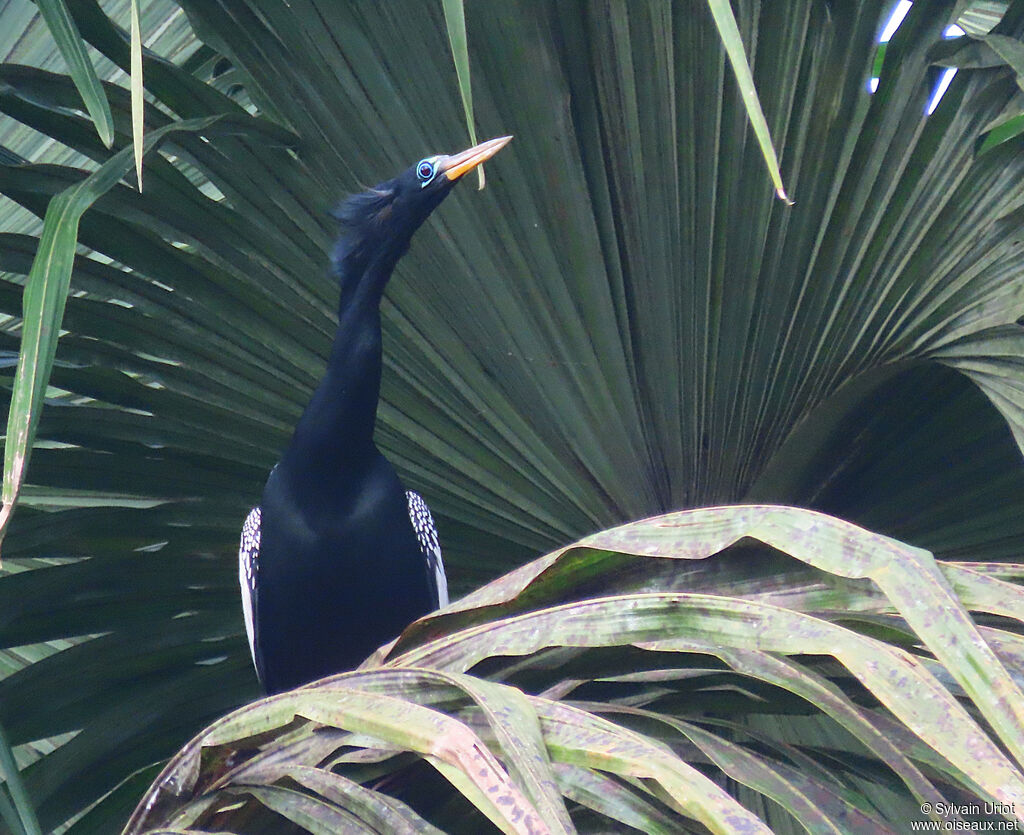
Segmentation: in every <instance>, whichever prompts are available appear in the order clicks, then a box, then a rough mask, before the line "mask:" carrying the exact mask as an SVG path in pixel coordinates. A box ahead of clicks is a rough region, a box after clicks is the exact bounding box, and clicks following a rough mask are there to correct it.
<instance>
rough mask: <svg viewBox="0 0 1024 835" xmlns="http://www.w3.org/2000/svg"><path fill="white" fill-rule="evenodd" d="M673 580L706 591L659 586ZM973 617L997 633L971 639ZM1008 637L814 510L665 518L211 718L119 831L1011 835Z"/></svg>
mask: <svg viewBox="0 0 1024 835" xmlns="http://www.w3.org/2000/svg"><path fill="white" fill-rule="evenodd" d="M740 540H745V541H746V542H747V543H748V544H747V545H746V547H744V548H735V547H732V548H730V547H729V546H730V545H734V544H735V543H737V542H739V541H740ZM751 540H756V541H758V542H759V543H763V545H759V546H751V545H750V544H749V543H750V542H751ZM763 546H774V550H772V549H771V548H766V547H763ZM705 561H706V562H705ZM679 563H684V565H685V564H686V563H690V564H696V565H695V566H694V567H692V568H690V569H689V570H687V569H686V568H683V569H680V567H679ZM752 563H761V564H762V565H761V568H760V571H759V572H758V576H757V579H756V581H755V582H751V573H752V571H751V564H752ZM696 566H699V567H700V569H703V570H699V569H698V568H697V567H696ZM688 574H689V575H691V576H697V577H699V578H700V579H699V582H700V583H701V590H700V591H699V592H695V591H690V590H687V591H681V590H675V589H682V588H688V587H690V586H692V585H693V583H691V582H689V578H688V577H687V576H686V575H688ZM1022 574H1024V570H1021V569H1017V577H1018V578H1019V577H1020V576H1021V575H1022ZM865 581H870V582H865ZM948 581H951V582H948ZM953 588H956V589H957V591H958V592H959V599H958V596H957V594H955V593H954V592H953ZM581 589H582V590H584V592H585V594H586V595H588V597H587V599H583V600H577V599H573V600H571V601H570V602H563V601H565V599H566V598H567V597H574V596H575V595H576V594H578V593H579V590H581ZM965 607H966V608H965ZM968 609H969V610H972V611H974V612H976V613H978V614H983V615H995V616H998V617H1000V618H1002V619H1003V622H1002V623H1001V625H1000V628H992V627H989V628H986V629H984V633H983V631H982V629H979V627H978V626H976V625H975V624H974V623H973V622H972V620H971V617H970V615H969V614H968V611H967V610H968ZM1022 622H1024V590H1022V589H1021V588H1020V587H1019V586H1016V585H1013V584H1011V583H1007V582H1005V581H1002V580H993V579H991V578H984V577H983V576H981V575H978V574H975V573H974V572H972V571H971V570H970V569H967V568H964V567H962V566H957V565H954V564H946V563H936V562H935V561H934V559H933V558H932V556H931V555H930V554H929V553H927V552H925V551H922V550H920V549H915V548H911V547H909V546H906V545H903V544H901V543H899V542H896V541H894V540H890V539H886V538H885V537H881V536H877V535H874V534H870V533H868V532H867V531H864V530H862V529H858V528H856V527H855V526H853V525H850V524H848V523H845V522H841V521H839V520H836V519H833V518H831V517H828V516H825V515H823V514H819V513H812V512H810V511H805V510H798V509H795V508H785V507H774V506H734V507H722V508H710V509H705V510H696V511H684V512H680V513H675V514H670V515H667V516H662V517H655V518H653V519H648V520H645V521H643V522H637V523H632V524H630V525H626V526H624V527H621V528H617V529H613V530H610V531H605V532H603V533H599V534H595V535H593V536H590V537H587V538H586V539H584V540H581V541H580V542H578V543H576V544H575V545H573V546H570V547H568V548H564V549H561V550H559V551H556V552H554V553H552V554H550V555H548V556H546V557H542V558H541V559H539V560H536V561H535V562H532V563H530V564H528V565H526V566H524V567H523V568H522V569H520V570H519V571H518V572H516V575H515V576H511V575H510V576H507V577H505V578H502V579H501V580H497V581H495V582H494V583H492V584H489V585H488V586H485V587H484V588H482V589H480V590H479V591H478V592H476V593H474V594H473V595H470V596H469V597H468V598H465V599H463V600H462V601H459V602H457V603H455V604H453V605H452V606H450V607H448V608H447V609H445V610H443V611H442V612H440V613H438V614H436V615H433V616H431V617H428V618H425V619H424V620H422V621H420V622H418V623H417V624H416V625H415V626H414V628H413V629H411V630H409V631H408V632H407V633H406V634H405V635H404V636H403V637H402V638H401V639H399V641H398V643H397V644H396V645H395V646H393V647H391V648H389V649H387V650H383V651H382V652H381V653H379V654H378V656H377V658H375V659H373V660H372V661H370V662H367V663H366V664H364V665H363V667H362V668H361V669H360V670H359V671H357V672H353V673H345V674H342V675H339V676H335V677H332V678H329V679H325V680H323V681H321V682H317V683H315V684H313V685H310V686H308V687H304V688H300V689H298V690H295V691H292V692H291V693H287V694H283V695H281V696H275V697H271V698H269V699H265V700H263V701H261V702H256V703H254V704H252V705H249V706H246V707H244V708H242V709H240V710H239V711H237V712H235V713H233V714H231V715H230V716H228V717H226V718H224V719H223V720H221V721H219V722H217V723H216V724H214V725H213V726H212V727H210V728H208V729H207V730H206V731H204V732H203V733H202V734H200V735H199V736H198V737H196V738H195V739H194V740H193V741H192V742H191V743H189V745H187V746H186V747H185V748H184V749H183V751H182V752H181V753H179V754H178V755H177V756H176V757H175V758H174V759H173V760H172V761H171V763H169V764H168V766H167V767H166V768H165V769H164V771H163V773H162V774H161V775H160V777H159V778H158V779H157V780H156V781H155V782H154V784H153V787H152V788H151V789H150V792H149V794H148V795H147V796H146V797H145V798H144V799H143V801H142V803H141V804H140V806H139V808H138V810H137V811H136V814H135V817H134V818H133V820H132V823H131V824H130V825H129V827H128V829H127V830H126V833H128V835H141V834H142V833H144V832H154V831H157V829H158V828H159V827H167V828H168V829H172V828H176V827H194V828H195V829H196V831H217V832H233V831H237V832H243V831H244V832H259V831H271V829H272V827H273V826H275V825H276V826H282V825H283V824H282V821H281V818H282V817H283V818H286V819H287V820H289V821H292V822H293V823H296V824H298V825H299V826H300V827H302V830H303V831H309V832H330V831H331V827H332V826H335V827H337V826H338V824H337V823H336V822H337V821H339V820H344V819H350V820H351V823H350V826H353V827H355V826H357V825H361V826H363V827H365V828H367V829H368V830H370V831H380V830H382V829H384V830H388V828H389V827H393V831H398V832H417V831H418V832H427V831H429V832H434V831H438V830H437V829H435V828H434V827H438V828H439V830H440V831H445V832H471V831H484V830H483V827H484V826H485V821H486V820H488V819H489V820H490V821H491V822H492V823H493V824H494V825H495V826H496V828H497V829H498V830H500V831H502V832H507V833H517V832H529V831H549V832H564V833H575V832H577V831H581V832H582V831H602V830H601V829H600V827H599V826H596V825H595V824H594V823H593V821H592V820H591V816H593V817H595V818H598V819H600V820H601V822H602V823H603V825H604V829H603V831H609V830H608V827H611V826H620V827H621V826H625V827H628V829H625V828H623V829H619V828H616V829H615V830H614V831H640V832H681V831H706V830H704V829H702V828H700V827H698V826H697V823H698V822H699V823H700V824H703V825H704V826H706V827H707V829H708V830H710V831H713V832H721V833H736V832H766V831H779V830H778V829H776V827H778V826H782V827H786V828H792V827H793V826H794V825H795V824H799V825H800V826H802V827H803V828H805V829H806V830H807V831H810V832H866V831H879V832H881V831H903V830H904V829H905V828H906V826H907V821H910V820H921V821H924V820H928V819H932V820H937V821H940V822H941V821H944V820H947V819H949V820H952V819H953V818H958V817H960V815H962V814H970V813H968V812H964V811H962V810H965V809H967V808H968V807H969V806H970V805H971V803H973V804H976V805H977V807H978V809H979V810H980V809H983V808H988V809H989V811H988V812H986V815H987V817H985V816H981V817H980V818H979V816H978V815H975V819H976V820H977V819H986V820H992V821H997V820H998V819H999V818H1000V814H1002V816H1003V817H1004V818H1006V819H1008V820H1014V819H1015V818H1014V816H1015V815H1019V812H1017V811H1014V810H1015V809H1017V802H1018V798H1020V797H1021V796H1022V792H1024V772H1022V771H1021V769H1020V763H1021V761H1022V759H1024V758H1022V753H1024V749H1022V743H1024V715H1022V714H1021V706H1022V705H1024V694H1022V693H1021V691H1020V689H1019V686H1018V684H1015V683H1014V681H1013V680H1012V676H1016V677H1017V678H1018V680H1019V677H1020V674H1021V667H1020V664H1019V661H1020V656H1019V654H1017V652H1015V651H1014V650H1012V649H1010V646H1013V645H1016V646H1017V647H1018V649H1019V646H1020V641H1021V637H1020V626H1021V623H1022ZM997 636H998V637H997ZM993 639H995V640H993ZM1001 639H1002V640H1006V641H1008V642H1009V644H1003V643H1002V640H1001ZM993 647H994V648H995V650H993ZM1004 665H1005V666H1004ZM468 673H472V674H468ZM979 675H981V676H983V677H984V678H985V679H986V681H985V682H984V684H982V685H981V686H980V687H979V686H978V681H977V677H978V676H979ZM498 682H504V683H498ZM513 685H515V686H513ZM996 714H1001V715H1002V716H1001V718H999V719H996V718H995V716H996ZM983 716H985V717H989V720H990V721H991V723H992V725H991V727H992V728H994V729H997V730H995V735H996V737H997V738H998V740H999V743H1001V745H1002V746H1005V748H1006V749H1009V750H1010V751H1013V752H1015V753H1014V754H1011V755H1009V756H1008V755H1007V754H1005V753H1004V751H1003V750H1002V749H1001V747H1000V744H997V743H996V741H995V740H993V739H990V737H989V736H988V735H987V733H986V731H985V730H983V724H982V722H983V720H982V718H981V717H983ZM428 766H429V767H432V768H429V767H428ZM432 771H436V772H439V774H440V775H441V776H442V777H443V778H445V780H446V781H447V785H446V784H445V783H443V782H438V781H437V780H434V781H431V778H430V776H429V775H430V773H431V772H432ZM425 782H426V783H428V784H431V785H432V786H433V788H432V789H431V790H429V791H424V789H423V783H425ZM737 786H742V787H745V788H746V789H747V790H749V792H750V794H749V795H747V796H746V797H744V796H743V795H742V794H740V795H737V792H736V787H737ZM460 795H461V797H462V798H463V801H462V802H460V801H459V800H458V798H459V796H460ZM965 797H969V798H971V803H968V802H966V801H964V798H965ZM894 798H895V799H894ZM958 799H959V802H958ZM465 801H468V802H469V803H470V804H471V806H472V808H474V809H475V810H476V814H475V816H474V815H473V814H471V813H469V812H467V809H466V807H465ZM741 801H742V802H741ZM954 807H957V808H959V809H960V810H961V811H960V812H953V811H949V810H952V809H954ZM893 808H896V809H899V810H900V812H899V813H898V815H897V816H893V815H892V809H893ZM915 808H916V809H917V810H918V811H917V813H916V814H915V813H914V811H913V810H914V809H915ZM921 808H924V809H925V810H926V812H921V811H920V809H921ZM751 809H754V810H761V811H762V815H763V816H764V817H765V819H766V820H767V822H768V824H769V825H770V826H771V827H772V829H771V830H769V829H767V828H766V827H765V824H764V823H763V822H762V821H761V820H759V819H758V818H757V817H756V816H755V815H752V814H751V811H750V810H751ZM927 810H930V811H931V813H929V812H928V811H927ZM992 810H999V811H998V812H997V813H996V814H992ZM345 816H349V817H348V818H346V817H345ZM887 816H888V817H887ZM588 821H589V822H590V823H589V824H588V823H587V822H588ZM577 826H578V827H579V829H577ZM590 826H594V827H595V828H590ZM237 827H240V828H237ZM261 827H263V828H261ZM545 827H546V828H545ZM389 831H391V830H389ZM782 831H788V829H783V830H782Z"/></svg>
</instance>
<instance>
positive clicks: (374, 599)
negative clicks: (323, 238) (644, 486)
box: [238, 136, 511, 693]
mask: <svg viewBox="0 0 1024 835" xmlns="http://www.w3.org/2000/svg"><path fill="white" fill-rule="evenodd" d="M510 139H511V137H508V136H504V137H501V138H498V139H492V140H490V141H489V142H484V143H482V144H480V145H477V146H475V147H473V148H470V149H469V150H467V151H463V152H462V153H461V154H456V155H454V156H443V155H441V156H432V157H427V158H426V159H423V160H420V161H419V162H418V163H416V165H414V166H413V167H412V168H410V169H408V170H407V171H405V172H404V173H402V174H400V175H399V176H397V177H396V178H395V179H393V180H389V181H387V182H384V183H381V184H380V185H378V186H376V187H374V188H372V189H369V190H368V191H366V192H363V193H362V194H357V195H355V196H353V197H350V198H349V199H348V200H347V201H346V202H345V203H343V204H342V205H341V207H340V209H339V210H338V212H337V217H338V219H339V220H340V222H341V227H342V234H341V237H340V240H339V241H338V244H337V245H336V247H335V249H334V252H333V264H334V271H335V273H336V275H337V277H338V280H339V282H340V284H341V300H340V303H339V308H338V330H337V334H336V335H335V338H334V345H333V347H332V348H331V354H330V358H329V359H328V362H327V370H326V372H325V373H324V377H323V380H322V381H321V382H320V385H319V387H318V388H317V390H316V391H315V392H314V394H313V397H312V399H311V400H310V403H309V405H308V406H307V407H306V410H305V412H303V414H302V417H301V418H300V419H299V422H298V424H297V425H296V427H295V432H294V434H293V435H292V439H291V441H290V443H289V444H288V447H287V448H286V449H285V451H284V454H283V455H282V457H281V460H280V461H279V462H278V464H277V466H275V467H274V469H273V470H272V471H271V473H270V476H269V477H268V479H267V483H266V486H265V487H264V488H263V497H262V500H261V502H260V505H259V507H256V508H253V510H252V511H251V512H250V514H249V516H248V518H247V519H246V520H245V525H244V527H243V529H242V541H241V547H240V549H239V554H238V559H239V582H240V584H241V587H242V608H243V611H244V614H245V624H246V632H247V633H248V637H249V648H250V649H251V651H252V656H253V662H254V663H255V665H256V671H257V673H258V675H259V677H260V681H261V682H262V684H263V687H264V689H265V690H266V691H267V692H268V693H277V692H280V691H282V690H287V689H289V688H292V687H296V686H298V685H300V684H304V683H306V682H308V681H312V680H313V679H317V678H322V677H323V676H326V675H330V674H331V673H336V672H341V671H343V670H346V669H349V668H351V667H352V666H354V665H356V664H357V663H358V662H360V661H361V660H363V659H364V658H366V656H368V655H369V654H370V653H371V652H372V651H373V650H374V649H376V648H377V647H378V646H380V645H381V644H382V643H384V642H385V641H387V640H389V639H390V638H393V637H395V636H396V635H398V633H399V632H401V631H402V629H404V628H405V627H406V626H407V625H408V624H409V623H411V622H412V621H413V620H415V619H416V618H418V617H420V616H422V615H424V614H426V613H427V612H430V611H433V610H434V609H436V608H438V607H439V606H444V605H446V604H447V602H448V588H447V583H446V580H445V575H444V566H443V565H442V563H441V549H440V546H439V544H438V539H437V531H436V529H435V528H434V521H433V519H432V518H431V516H430V510H429V509H428V508H427V505H426V502H424V501H423V499H422V498H421V497H420V496H419V495H418V494H416V493H414V492H412V491H406V490H405V489H404V488H403V487H402V484H401V482H400V481H399V480H398V475H397V474H396V473H395V470H394V468H393V467H392V466H391V464H390V463H389V462H388V460H387V459H386V458H385V457H384V456H383V455H382V454H381V453H380V450H378V449H377V447H376V446H375V445H374V442H373V430H374V422H375V419H376V414H377V400H378V397H379V394H380V377H381V324H380V302H381V296H382V295H383V292H384V287H385V285H386V284H387V282H388V279H389V278H390V277H391V273H392V271H393V270H394V268H395V264H396V263H397V261H398V259H399V258H401V257H402V255H404V254H405V252H406V250H408V248H409V242H410V240H411V239H412V236H413V233H414V232H415V231H416V230H417V229H418V228H419V227H420V225H421V224H422V223H423V221H424V220H426V219H427V216H428V215H429V214H430V213H431V212H432V211H433V210H434V209H435V208H437V206H438V205H439V204H440V203H441V201H442V200H444V198H445V197H446V196H447V195H448V192H450V191H451V189H452V187H453V186H454V185H455V183H456V182H457V181H458V180H459V179H460V178H461V177H462V176H463V175H465V174H466V173H467V172H468V171H471V170H472V169H473V168H475V167H476V166H477V165H479V164H480V163H482V162H483V161H484V160H486V159H489V158H490V157H492V156H493V155H494V154H496V153H497V152H498V151H499V150H500V149H501V148H503V147H504V146H505V145H506V143H508V141H509V140H510Z"/></svg>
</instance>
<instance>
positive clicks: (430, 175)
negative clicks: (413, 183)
mask: <svg viewBox="0 0 1024 835" xmlns="http://www.w3.org/2000/svg"><path fill="white" fill-rule="evenodd" d="M416 176H417V177H418V178H419V180H420V188H423V187H424V186H425V185H427V184H429V183H430V181H431V180H433V179H434V177H436V176H437V166H436V165H435V164H434V160H432V159H430V158H429V157H428V158H427V159H421V160H420V161H419V162H417V163H416Z"/></svg>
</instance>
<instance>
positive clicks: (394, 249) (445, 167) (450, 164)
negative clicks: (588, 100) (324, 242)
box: [334, 136, 512, 271]
mask: <svg viewBox="0 0 1024 835" xmlns="http://www.w3.org/2000/svg"><path fill="white" fill-rule="evenodd" d="M511 139H512V137H511V136H501V137H498V138H497V139H491V140H488V141H487V142H482V143H480V144H479V145H475V146H473V147H472V148H469V149H467V150H465V151H463V152H462V153H460V154H453V155H451V156H448V155H446V154H438V155H435V156H429V157H424V158H423V159H421V160H420V161H419V162H417V163H416V164H415V165H413V166H412V167H411V168H408V169H406V170H405V171H403V172H402V173H401V174H399V175H398V176H397V177H395V178H394V179H392V180H388V181H386V182H383V183H380V184H379V185H376V186H374V187H373V188H371V189H367V190H366V191H364V192H362V193H360V194H355V195H353V196H352V197H349V198H348V199H347V200H346V201H345V202H344V203H342V204H341V206H340V207H339V208H338V210H337V211H336V212H335V217H337V218H338V220H339V221H340V223H341V227H342V235H341V239H340V241H339V243H338V247H337V248H336V249H335V252H334V261H335V267H336V268H337V269H338V270H339V271H341V270H342V268H343V267H344V266H346V262H348V264H347V266H350V267H351V266H354V264H353V263H352V262H353V261H356V262H360V263H362V264H364V265H365V264H366V263H370V262H375V263H377V264H379V265H380V266H382V267H384V268H385V269H386V268H389V267H392V266H394V263H395V262H396V261H397V260H398V259H399V258H400V257H401V256H402V255H403V254H404V253H405V251H406V250H407V249H408V248H409V242H410V240H411V239H412V235H413V233H414V232H415V231H416V230H417V229H419V227H420V226H421V225H422V224H423V221H425V220H426V219H427V217H428V216H429V215H430V213H431V212H432V211H434V209H436V208H437V207H438V205H439V204H440V203H441V201H442V200H444V198H445V197H447V196H448V193H449V192H450V191H451V190H452V188H453V187H454V186H455V184H456V183H457V182H458V181H459V180H460V179H461V178H462V177H464V176H465V175H466V174H467V173H469V172H470V171H472V170H473V169H474V168H476V167H477V166H478V165H480V164H481V163H482V162H484V161H486V160H488V159H490V158H491V157H493V156H494V155H495V154H496V153H498V151H500V150H501V149H502V148H504V147H505V145H507V144H508V142H509V140H511Z"/></svg>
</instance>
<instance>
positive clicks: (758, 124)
mask: <svg viewBox="0 0 1024 835" xmlns="http://www.w3.org/2000/svg"><path fill="white" fill-rule="evenodd" d="M708 8H709V9H710V10H711V14H712V15H713V16H714V18H715V26H717V27H718V35H719V37H720V38H721V39H722V45H723V46H724V47H725V52H726V54H727V55H728V56H729V63H730V64H732V71H733V73H735V75H736V83H737V84H738V85H739V88H740V95H741V96H743V104H744V105H746V108H747V116H748V118H749V119H750V125H751V127H753V129H754V135H755V136H756V137H757V142H758V144H759V145H760V146H761V153H762V154H763V155H764V161H765V164H766V165H767V166H768V174H769V175H770V176H771V178H772V182H773V183H774V184H775V193H776V194H777V195H778V196H779V199H780V200H785V201H786V203H788V204H790V205H792V204H793V201H792V200H790V199H789V197H787V196H786V188H785V186H783V184H782V173H781V172H780V171H779V158H778V157H777V156H776V155H775V147H774V146H773V145H772V137H771V132H770V131H769V130H768V122H766V121H765V118H764V111H763V110H761V102H760V101H759V100H758V98H757V90H756V89H755V87H754V77H753V76H752V75H751V74H750V65H749V64H748V63H747V56H746V53H745V52H744V50H743V38H742V37H741V35H740V30H739V27H738V26H737V25H736V18H735V17H734V16H733V13H732V6H730V5H729V0H708Z"/></svg>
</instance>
